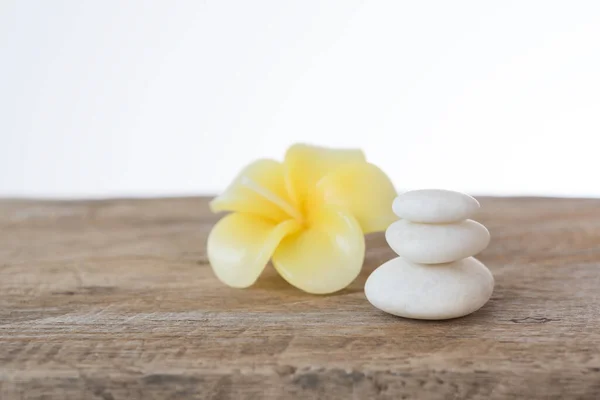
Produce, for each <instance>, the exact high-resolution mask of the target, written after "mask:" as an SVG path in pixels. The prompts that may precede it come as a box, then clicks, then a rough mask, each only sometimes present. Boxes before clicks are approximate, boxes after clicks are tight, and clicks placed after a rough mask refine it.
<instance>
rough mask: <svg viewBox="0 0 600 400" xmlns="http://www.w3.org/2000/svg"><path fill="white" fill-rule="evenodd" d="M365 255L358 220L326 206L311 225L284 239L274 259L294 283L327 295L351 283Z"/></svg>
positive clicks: (282, 271)
mask: <svg viewBox="0 0 600 400" xmlns="http://www.w3.org/2000/svg"><path fill="white" fill-rule="evenodd" d="M364 256H365V240H364V236H363V233H362V231H361V229H360V225H359V224H358V222H357V221H356V219H354V217H352V215H350V214H348V213H347V212H345V211H343V210H340V209H338V208H334V207H322V208H320V209H318V210H313V212H311V215H310V219H309V225H308V227H307V228H305V229H303V230H300V231H298V232H297V233H295V234H293V235H290V236H288V237H287V238H285V239H284V240H283V241H282V242H281V244H280V245H279V247H278V248H277V250H276V251H275V254H273V259H272V262H273V266H274V267H275V269H277V271H278V272H279V274H280V275H281V276H282V277H283V278H284V279H285V280H286V281H288V282H289V283H290V284H292V285H294V286H296V287H297V288H299V289H302V290H304V291H305V292H309V293H315V294H325V293H333V292H336V291H338V290H341V289H343V288H345V287H346V286H348V285H349V284H350V283H351V282H352V281H353V280H354V279H355V278H356V277H357V276H358V274H359V272H360V270H361V268H362V265H363V261H364Z"/></svg>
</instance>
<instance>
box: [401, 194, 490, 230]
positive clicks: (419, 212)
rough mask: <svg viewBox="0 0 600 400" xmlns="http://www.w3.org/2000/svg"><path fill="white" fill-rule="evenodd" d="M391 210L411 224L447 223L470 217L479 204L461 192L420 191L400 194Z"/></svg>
mask: <svg viewBox="0 0 600 400" xmlns="http://www.w3.org/2000/svg"><path fill="white" fill-rule="evenodd" d="M392 209H393V210H394V213H395V214H396V215H397V216H399V217H400V218H402V219H407V220H409V221H412V222H423V223H447V222H456V221H461V220H463V219H467V218H469V217H471V216H472V215H473V214H474V213H475V211H477V209H479V202H478V201H477V200H475V199H474V198H473V197H471V196H469V195H468V194H465V193H461V192H454V191H452V190H443V189H422V190H411V191H409V192H405V193H402V194H401V195H399V196H398V197H396V199H394V203H393V204H392Z"/></svg>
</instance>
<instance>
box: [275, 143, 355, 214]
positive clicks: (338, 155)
mask: <svg viewBox="0 0 600 400" xmlns="http://www.w3.org/2000/svg"><path fill="white" fill-rule="evenodd" d="M360 161H362V162H365V161H366V160H365V155H364V154H363V152H362V151H361V150H358V149H329V148H326V147H318V146H311V145H306V144H295V145H293V146H291V147H290V148H289V149H288V151H287V153H286V154H285V161H284V165H285V185H286V187H287V190H288V192H289V194H290V197H291V198H292V199H293V200H294V201H295V203H296V205H297V206H302V205H303V204H304V201H305V199H306V196H307V194H308V192H309V190H311V189H312V188H313V187H314V185H315V184H316V183H317V182H318V181H319V179H321V178H322V177H323V176H325V175H327V173H329V172H330V171H332V170H333V169H335V168H337V167H339V166H341V165H343V164H346V163H351V162H360Z"/></svg>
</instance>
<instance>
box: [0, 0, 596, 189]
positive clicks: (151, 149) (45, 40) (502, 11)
mask: <svg viewBox="0 0 600 400" xmlns="http://www.w3.org/2000/svg"><path fill="white" fill-rule="evenodd" d="M599 136H600V1H593V0H590V1H566V0H565V1H547V0H544V1H525V0H519V1H472V2H464V1H462V2H461V1H350V0H344V1H325V0H320V1H305V0H303V1H275V0H274V1H257V0H255V1H242V0H239V1H223V0H219V1H216V0H214V1H195V0H194V1H192V0H190V1H162V0H161V1H149V0H139V1H134V0H127V1H125V0H110V1H109V0H102V1H99V0H95V1H83V0H72V1H58V0H53V1H43V0H38V1H34V0H0V196H43V197H106V196H145V195H157V194H158V195H176V194H201V193H213V192H216V191H219V190H221V189H223V188H224V187H225V186H226V185H227V184H228V183H229V181H230V180H231V179H232V178H233V176H234V175H235V174H236V173H237V171H238V170H239V169H240V168H241V167H242V166H243V165H245V164H247V163H248V162H250V161H251V160H253V159H256V158H259V157H271V158H281V157H283V154H284V152H285V149H286V148H287V147H288V146H289V145H290V144H292V143H294V142H298V141H300V142H308V143H314V144H321V145H326V146H340V147H361V148H363V149H364V150H365V152H366V154H367V157H368V158H369V159H370V160H371V161H372V162H374V163H375V164H378V165H379V166H380V167H382V168H383V169H384V170H385V171H386V172H387V173H388V174H389V175H390V176H391V177H392V179H393V181H394V182H395V184H396V185H397V187H398V188H399V189H410V188H420V187H444V188H453V189H458V190H464V191H467V192H470V193H473V194H501V195H510V194H536V195H562V196H600V179H599V176H598V172H599V171H600V161H599V160H598V151H599V144H600V141H599V139H598V137H599Z"/></svg>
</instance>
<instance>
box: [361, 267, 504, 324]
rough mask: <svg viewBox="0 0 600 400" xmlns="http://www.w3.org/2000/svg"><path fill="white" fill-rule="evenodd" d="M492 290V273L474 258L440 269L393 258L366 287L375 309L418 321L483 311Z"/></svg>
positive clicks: (372, 275)
mask: <svg viewBox="0 0 600 400" xmlns="http://www.w3.org/2000/svg"><path fill="white" fill-rule="evenodd" d="M493 290H494V277H493V276H492V274H491V272H490V271H489V270H488V269H487V268H486V266H485V265H483V264H482V263H481V262H479V261H478V260H476V259H475V258H473V257H469V258H465V259H462V260H459V261H455V262H452V263H447V264H437V265H424V264H417V263H414V262H411V261H409V260H407V259H405V258H403V257H398V258H394V259H393V260H390V261H388V262H386V263H385V264H383V265H382V266H381V267H379V268H377V269H376V270H375V271H373V273H372V274H371V275H370V276H369V278H368V279H367V282H366V284H365V295H366V296H367V299H368V300H369V302H370V303H371V304H373V306H375V307H376V308H378V309H380V310H382V311H385V312H387V313H390V314H394V315H398V316H400V317H406V318H415V319H449V318H457V317H462V316H464V315H467V314H470V313H472V312H474V311H476V310H478V309H479V308H481V307H482V306H483V305H484V304H485V303H486V302H487V301H488V300H489V298H490V296H491V295H492V291H493Z"/></svg>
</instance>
